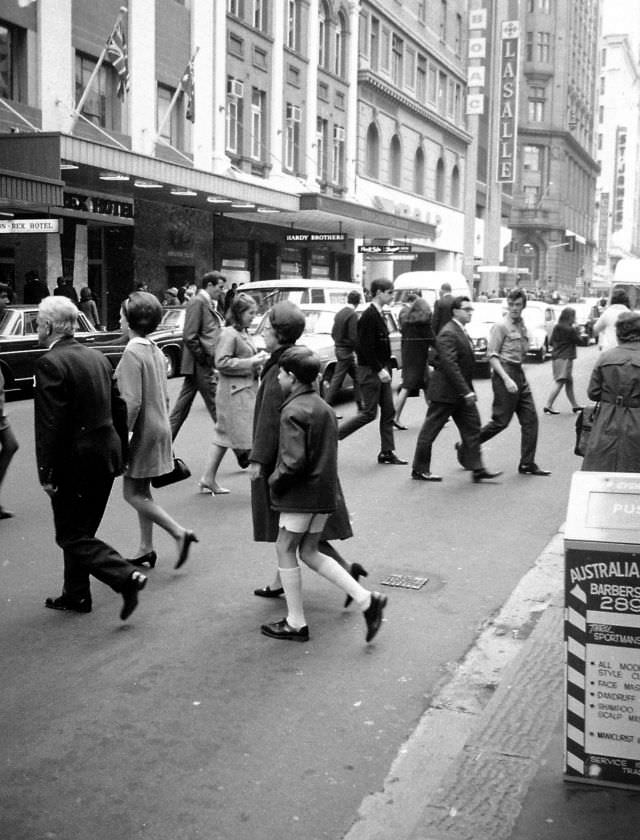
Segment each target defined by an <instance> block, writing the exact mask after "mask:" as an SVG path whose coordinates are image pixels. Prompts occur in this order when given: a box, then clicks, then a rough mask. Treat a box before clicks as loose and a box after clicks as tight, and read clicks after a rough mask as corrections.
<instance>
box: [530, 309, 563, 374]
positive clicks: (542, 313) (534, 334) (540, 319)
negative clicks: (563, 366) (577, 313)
mask: <svg viewBox="0 0 640 840" xmlns="http://www.w3.org/2000/svg"><path fill="white" fill-rule="evenodd" d="M522 318H523V320H524V323H525V326H526V328H527V333H528V334H529V355H530V356H533V357H534V358H535V359H536V361H538V362H544V360H545V359H546V358H547V357H548V355H549V354H550V352H551V333H552V332H553V328H554V327H555V325H556V323H557V321H558V314H557V307H556V306H553V305H551V304H548V303H542V302H540V301H535V300H534V301H529V302H528V303H527V305H526V307H525V308H524V309H523V310H522Z"/></svg>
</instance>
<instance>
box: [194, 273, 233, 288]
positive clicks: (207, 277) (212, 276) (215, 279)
mask: <svg viewBox="0 0 640 840" xmlns="http://www.w3.org/2000/svg"><path fill="white" fill-rule="evenodd" d="M226 279H227V278H226V277H225V276H224V274H221V273H220V272H219V271H207V273H206V274H203V275H202V283H201V284H200V285H201V286H202V288H203V289H206V288H207V286H208V285H209V283H211V284H212V285H213V286H219V285H220V283H224V281H225V280H226Z"/></svg>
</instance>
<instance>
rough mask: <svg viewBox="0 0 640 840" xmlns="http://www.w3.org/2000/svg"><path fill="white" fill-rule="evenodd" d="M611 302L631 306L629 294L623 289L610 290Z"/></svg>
mask: <svg viewBox="0 0 640 840" xmlns="http://www.w3.org/2000/svg"><path fill="white" fill-rule="evenodd" d="M611 303H621V304H622V305H623V306H626V307H628V308H629V309H630V308H631V301H630V300H629V295H628V294H627V293H626V292H625V290H624V289H619V288H618V289H614V290H613V291H612V292H611Z"/></svg>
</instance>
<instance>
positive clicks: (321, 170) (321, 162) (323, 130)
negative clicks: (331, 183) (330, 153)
mask: <svg viewBox="0 0 640 840" xmlns="http://www.w3.org/2000/svg"><path fill="white" fill-rule="evenodd" d="M328 131H329V127H328V122H327V120H323V119H322V118H321V117H318V119H317V122H316V178H317V179H318V180H319V181H326V180H327V134H328Z"/></svg>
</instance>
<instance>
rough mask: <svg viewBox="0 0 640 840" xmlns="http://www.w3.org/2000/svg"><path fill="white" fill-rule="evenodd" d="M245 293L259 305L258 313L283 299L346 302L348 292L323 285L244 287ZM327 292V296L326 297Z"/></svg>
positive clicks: (306, 301)
mask: <svg viewBox="0 0 640 840" xmlns="http://www.w3.org/2000/svg"><path fill="white" fill-rule="evenodd" d="M243 292H244V294H247V295H251V297H252V298H253V299H254V300H255V302H256V303H257V305H258V315H264V313H265V312H266V311H267V310H268V309H270V308H271V307H272V306H273V305H274V304H275V303H279V302H280V301H281V300H290V301H292V302H293V303H296V304H298V306H300V304H304V303H321V304H322V303H346V302H347V292H346V291H340V290H337V289H333V290H327V291H326V292H325V289H323V288H322V287H320V286H319V287H318V288H315V287H314V288H304V287H300V288H295V287H291V286H289V287H288V288H286V289H278V288H272V289H244V290H243ZM325 294H326V297H325Z"/></svg>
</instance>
